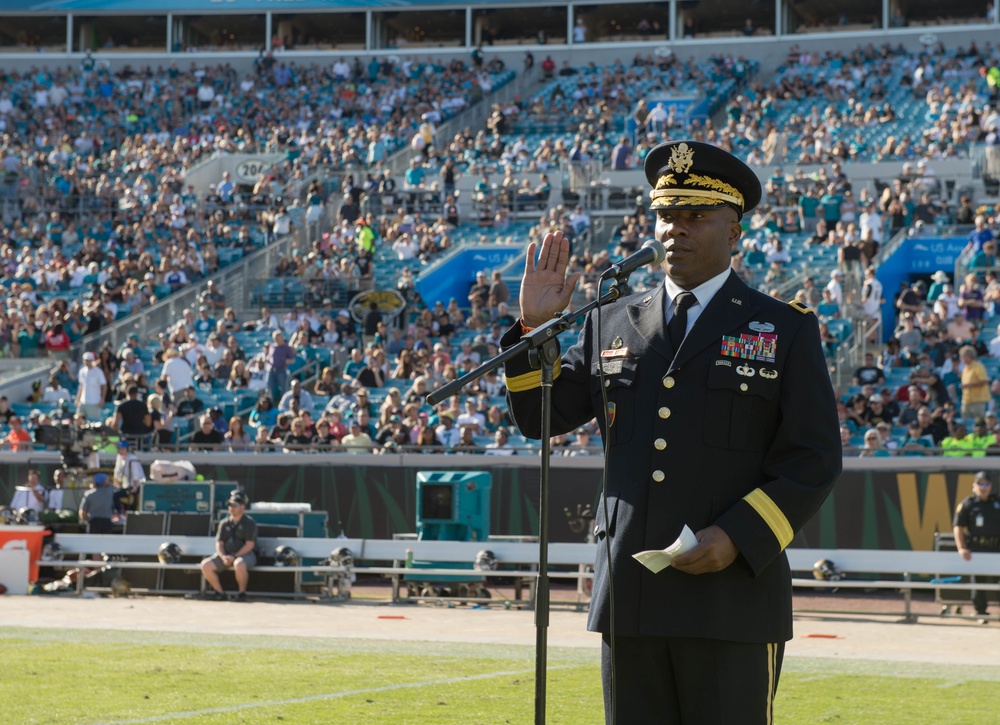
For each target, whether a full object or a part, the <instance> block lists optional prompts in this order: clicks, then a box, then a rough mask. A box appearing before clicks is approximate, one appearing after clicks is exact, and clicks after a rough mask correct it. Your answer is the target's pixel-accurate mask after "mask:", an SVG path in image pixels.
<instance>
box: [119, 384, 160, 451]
mask: <svg viewBox="0 0 1000 725" xmlns="http://www.w3.org/2000/svg"><path fill="white" fill-rule="evenodd" d="M126 395H127V398H126V399H125V400H124V401H122V402H121V403H119V404H118V408H117V409H116V410H115V415H114V418H113V419H112V423H111V427H112V428H114V429H115V430H117V431H118V432H119V433H120V434H121V435H123V436H126V437H127V438H128V439H131V440H132V441H134V442H135V444H136V446H137V447H138V448H139V449H140V450H144V448H145V447H146V446H148V444H149V436H150V434H151V433H152V432H153V425H152V418H151V416H150V414H149V410H148V409H147V408H146V404H145V403H144V402H143V401H141V400H139V388H138V386H137V385H135V384H132V385H129V386H128V388H127V390H126Z"/></svg>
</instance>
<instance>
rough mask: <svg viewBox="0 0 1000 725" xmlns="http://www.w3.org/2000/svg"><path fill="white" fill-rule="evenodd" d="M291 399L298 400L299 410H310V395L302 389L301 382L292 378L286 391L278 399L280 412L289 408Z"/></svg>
mask: <svg viewBox="0 0 1000 725" xmlns="http://www.w3.org/2000/svg"><path fill="white" fill-rule="evenodd" d="M293 400H296V401H298V403H299V410H305V411H309V412H310V413H311V412H312V410H313V400H312V396H311V395H309V393H307V392H306V391H305V390H303V388H302V382H301V381H299V380H297V379H293V380H292V382H291V383H290V386H289V389H288V392H287V393H285V394H284V395H282V396H281V400H280V401H278V410H279V411H281V412H288V411H289V410H290V409H291V405H292V401H293Z"/></svg>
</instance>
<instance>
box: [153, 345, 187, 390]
mask: <svg viewBox="0 0 1000 725" xmlns="http://www.w3.org/2000/svg"><path fill="white" fill-rule="evenodd" d="M160 376H161V377H162V378H164V379H165V380H166V381H167V388H168V389H169V391H170V394H171V395H172V396H174V397H177V396H179V395H180V394H181V392H182V391H184V390H185V389H187V388H190V387H193V386H194V371H193V369H192V367H191V365H190V363H188V361H187V359H186V358H185V357H184V356H183V355H181V353H180V350H178V349H177V348H176V347H171V348H170V349H169V350H167V352H166V353H164V362H163V369H162V370H161V371H160Z"/></svg>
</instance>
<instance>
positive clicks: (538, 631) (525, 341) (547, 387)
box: [426, 272, 631, 725]
mask: <svg viewBox="0 0 1000 725" xmlns="http://www.w3.org/2000/svg"><path fill="white" fill-rule="evenodd" d="M630 274H631V272H628V273H625V274H621V275H618V276H614V275H612V276H610V277H608V279H611V280H612V282H611V286H610V287H609V289H608V291H607V292H605V293H604V294H603V295H601V296H600V297H599V298H598V299H596V300H594V301H593V302H589V303H587V304H586V305H584V306H583V307H581V308H580V309H579V310H576V311H575V312H571V313H569V314H568V315H561V314H559V315H557V316H555V317H553V318H552V319H551V320H548V321H547V322H545V323H544V324H542V325H539V326H538V327H536V328H535V329H534V330H532V331H531V332H529V333H527V334H525V335H522V336H521V339H520V341H519V342H518V343H517V344H516V345H514V346H512V347H510V348H508V349H507V350H504V351H503V352H501V353H500V354H499V355H497V356H496V357H494V358H493V359H491V360H487V361H486V362H484V363H483V364H482V365H480V366H479V367H478V368H476V369H475V370H473V371H471V372H468V373H466V374H465V375H463V376H462V377H460V378H457V379H456V380H453V381H451V382H450V383H448V384H447V385H443V386H441V387H440V388H438V389H437V390H435V391H434V392H432V393H430V394H429V395H428V396H427V398H426V400H427V402H428V403H429V404H430V405H437V404H438V403H440V402H442V401H444V400H447V399H448V398H450V397H451V396H452V395H457V394H458V393H459V392H460V391H461V390H462V388H464V387H465V386H466V385H468V384H470V383H472V382H474V381H476V380H478V379H479V378H481V377H482V376H483V375H485V374H486V373H488V372H489V371H490V370H495V369H496V368H498V367H500V366H501V365H503V364H504V363H506V362H507V361H508V360H511V359H513V358H515V357H517V356H518V355H520V354H521V353H523V352H525V351H527V353H528V361H529V362H530V364H531V367H532V368H534V369H536V370H541V388H542V410H541V436H542V438H541V443H542V448H541V480H540V491H539V500H538V579H537V582H536V584H535V725H544V723H545V689H546V667H547V661H548V626H549V572H548V569H549V481H550V472H549V464H550V461H551V457H552V452H551V449H550V446H549V438H550V437H551V430H552V384H553V381H554V374H555V364H556V362H558V361H559V357H560V355H561V351H560V348H559V339H558V338H559V335H561V334H562V333H563V332H566V330H569V329H570V328H571V327H572V326H573V324H574V323H576V321H577V320H579V319H581V318H582V317H584V316H585V315H586V314H587V313H588V312H590V311H591V310H593V309H595V308H597V307H602V306H604V305H606V304H609V303H611V302H614V301H615V300H618V299H620V298H621V297H624V296H625V295H627V294H629V288H628V278H629V275H630ZM604 279H605V277H602V281H604Z"/></svg>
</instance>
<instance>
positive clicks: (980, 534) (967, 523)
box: [952, 471, 1000, 624]
mask: <svg viewBox="0 0 1000 725" xmlns="http://www.w3.org/2000/svg"><path fill="white" fill-rule="evenodd" d="M952 525H953V526H954V529H953V531H954V533H955V545H956V546H957V547H958V554H959V556H961V557H962V558H963V559H965V560H966V561H969V560H970V559H972V552H974V551H989V552H997V551H1000V497H998V496H997V495H996V494H995V493H993V482H992V481H990V478H989V476H987V475H986V471H980V472H979V473H977V474H976V479H975V480H974V481H973V482H972V495H970V496H968V497H966V498H965V499H963V500H962V503H960V504H959V505H958V508H957V509H955V519H954V521H953V522H952ZM973 581H978V582H982V583H990V582H994V581H996V578H995V577H973ZM972 604H973V606H974V607H975V608H976V614H978V615H979V616H980V620H979V622H980V624H986V619H985V617H986V592H985V591H983V590H981V589H976V590H974V591H973V593H972Z"/></svg>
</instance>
